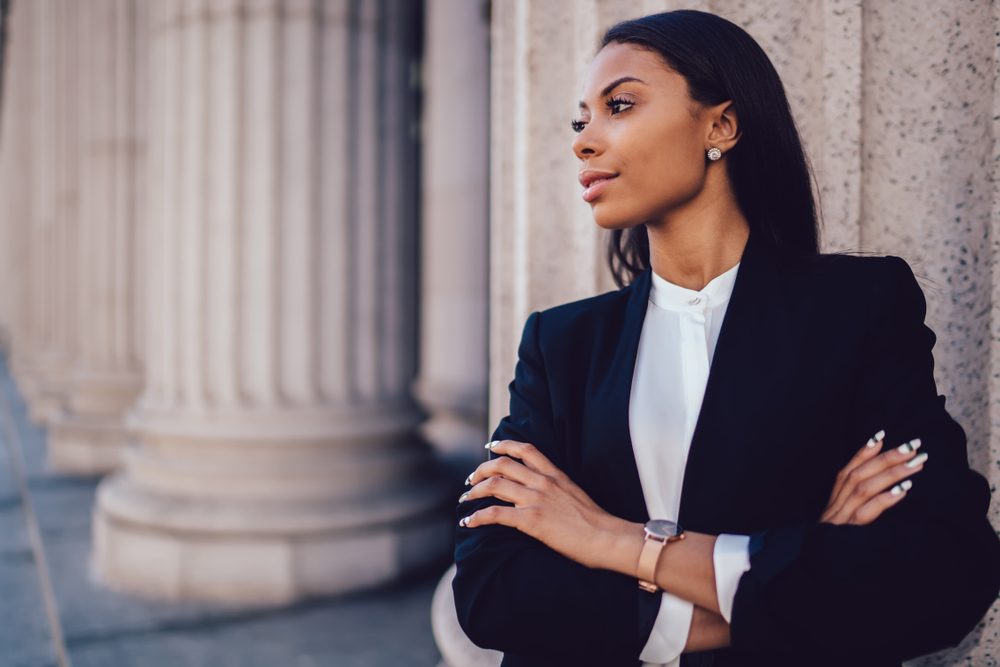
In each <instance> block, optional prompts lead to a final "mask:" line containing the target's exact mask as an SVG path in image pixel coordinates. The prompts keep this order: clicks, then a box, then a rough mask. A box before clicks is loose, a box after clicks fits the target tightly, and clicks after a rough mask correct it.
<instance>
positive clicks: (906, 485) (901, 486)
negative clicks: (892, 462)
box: [889, 479, 913, 496]
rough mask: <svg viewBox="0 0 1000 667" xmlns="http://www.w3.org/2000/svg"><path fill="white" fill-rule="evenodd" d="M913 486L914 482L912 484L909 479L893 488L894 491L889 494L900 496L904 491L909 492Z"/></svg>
mask: <svg viewBox="0 0 1000 667" xmlns="http://www.w3.org/2000/svg"><path fill="white" fill-rule="evenodd" d="M912 486H913V482H911V481H910V480H908V479H904V480H903V481H902V482H900V483H899V484H897V485H896V486H894V487H892V490H891V491H889V493H891V494H892V495H894V496H898V495H899V494H901V493H902V492H903V491H909V490H910V487H912Z"/></svg>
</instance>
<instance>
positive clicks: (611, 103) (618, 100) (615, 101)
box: [604, 97, 635, 116]
mask: <svg viewBox="0 0 1000 667" xmlns="http://www.w3.org/2000/svg"><path fill="white" fill-rule="evenodd" d="M621 104H626V105H628V106H629V107H631V106H632V105H634V104H635V102H633V101H632V100H630V99H628V98H626V97H612V98H611V99H609V100H608V101H607V102H605V103H604V105H605V106H606V107H608V108H609V109H611V115H612V116H614V115H616V114H619V113H621V111H616V109H617V108H618V106H619V105H621Z"/></svg>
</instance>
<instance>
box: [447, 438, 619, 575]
mask: <svg viewBox="0 0 1000 667" xmlns="http://www.w3.org/2000/svg"><path fill="white" fill-rule="evenodd" d="M491 444H492V445H493V446H492V447H490V450H491V451H493V452H495V453H499V454H504V455H505V456H499V457H497V458H495V459H491V460H489V461H486V462H484V463H482V464H480V465H479V467H477V468H476V469H475V470H473V471H472V474H470V475H469V477H468V479H467V480H466V484H472V485H474V486H473V487H472V489H470V490H469V491H467V492H466V493H463V494H462V496H461V497H460V498H459V499H458V501H459V503H462V502H466V501H468V500H472V499H474V498H484V497H487V496H494V497H496V498H499V499H500V500H505V501H507V502H511V503H514V507H507V506H505V505H491V506H489V507H484V508H483V509H480V510H477V511H476V512H473V513H472V514H470V515H469V516H467V517H464V518H463V519H462V521H461V522H460V525H462V526H465V527H467V528H475V527H476V526H482V525H485V524H501V525H504V526H510V527H512V528H516V529H518V530H520V531H521V532H522V533H526V534H527V535H531V536H532V537H534V538H535V539H537V540H539V541H541V542H543V543H544V544H546V545H547V546H549V547H550V548H552V549H553V550H555V551H557V552H559V553H561V554H562V555H563V556H566V557H567V558H570V559H571V560H574V561H576V562H578V563H581V564H583V565H586V566H587V567H601V566H603V565H604V563H603V562H602V561H599V560H598V559H599V557H600V556H601V555H602V554H603V552H604V551H605V550H604V549H601V548H600V547H599V545H600V544H602V543H605V542H606V541H607V540H608V539H611V535H612V534H613V533H614V532H615V530H616V529H618V527H619V524H621V523H622V520H621V519H618V518H617V517H614V516H612V515H611V514H608V513H607V512H605V511H604V510H603V509H601V508H600V507H599V506H598V505H597V504H596V503H595V502H594V501H593V500H591V499H590V497H589V496H588V495H587V494H586V493H584V491H583V489H581V488H580V487H579V486H577V485H576V484H575V483H574V482H573V480H571V479H570V478H569V476H568V475H567V474H566V473H564V472H563V471H561V470H560V469H559V468H557V467H556V466H555V465H554V464H553V463H552V462H551V461H549V459H548V458H546V456H545V455H544V454H542V453H541V452H540V451H538V449H537V448H536V447H535V446H534V445H532V444H530V443H527V442H518V441H516V440H498V441H494V442H493V443H491Z"/></svg>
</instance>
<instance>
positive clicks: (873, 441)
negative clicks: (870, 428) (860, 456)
mask: <svg viewBox="0 0 1000 667" xmlns="http://www.w3.org/2000/svg"><path fill="white" fill-rule="evenodd" d="M884 437H885V431H884V430H879V432H878V433H876V434H875V435H873V436H872V437H870V438H868V442H867V446H868V447H869V448H871V447H874V446H875V444H876V443H877V442H878V441H879V440H881V439H882V438H884Z"/></svg>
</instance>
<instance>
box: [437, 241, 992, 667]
mask: <svg viewBox="0 0 1000 667" xmlns="http://www.w3.org/2000/svg"><path fill="white" fill-rule="evenodd" d="M741 261H742V263H741V265H740V269H739V272H738V273H737V277H736V282H735V284H734V285H733V292H732V295H731V297H730V299H731V300H730V303H729V306H728V309H727V312H726V317H725V320H724V321H723V324H722V328H721V330H720V333H719V338H718V341H717V344H716V349H715V355H714V358H713V361H712V366H711V370H710V373H709V378H708V384H707V386H706V389H705V395H704V399H703V402H702V407H701V413H700V414H699V417H698V422H697V425H696V428H695V431H694V435H693V440H692V442H691V448H690V452H689V454H688V460H687V467H686V469H685V476H684V485H683V489H682V495H681V502H680V515H679V517H678V518H679V521H680V523H681V525H682V526H684V527H685V528H686V529H688V530H692V531H697V532H702V533H710V534H719V533H737V534H744V535H751V536H752V541H751V559H750V563H751V568H750V570H749V571H747V572H746V573H744V574H743V575H742V577H741V579H740V581H739V587H738V589H737V591H736V597H735V600H734V603H733V612H732V618H731V627H730V630H731V638H732V644H731V646H729V647H727V648H724V649H717V650H713V651H703V652H699V653H691V654H684V655H683V657H682V663H681V664H682V665H684V666H685V667H689V666H692V665H714V666H715V667H749V666H751V665H753V666H757V665H760V666H764V665H767V666H768V667H780V666H785V665H787V666H789V667H791V666H794V667H802V666H804V665H809V666H810V667H817V666H822V665H831V666H832V665H836V666H837V667H843V665H852V666H861V665H865V666H873V667H875V666H877V667H885V666H890V665H891V666H893V667H896V666H898V665H899V663H900V662H901V661H903V660H907V659H910V658H913V657H916V656H920V655H924V654H927V653H931V652H934V651H937V650H940V649H944V648H947V647H951V646H956V645H957V644H958V643H959V642H960V641H961V640H962V639H963V638H964V637H965V635H966V634H968V633H969V632H970V631H971V630H972V629H973V628H974V627H975V626H976V623H977V621H978V620H979V619H980V618H981V617H982V616H983V615H984V614H985V612H986V610H987V609H988V608H989V606H990V604H991V603H992V602H993V601H994V600H995V599H996V597H997V593H998V591H1000V539H998V538H997V534H996V532H995V531H994V530H993V528H992V527H991V525H990V523H989V521H988V519H987V518H986V512H987V508H988V506H989V502H990V489H989V485H988V484H987V482H986V480H985V479H984V478H983V476H982V475H980V474H978V473H977V472H975V471H973V470H971V469H970V468H969V465H968V460H967V455H966V435H965V432H964V430H963V429H962V427H961V426H960V425H959V424H958V423H957V422H956V421H955V420H954V419H953V418H952V417H951V415H950V414H949V413H948V412H947V411H946V409H945V397H944V396H939V395H938V393H937V388H936V385H935V382H934V377H933V366H934V360H933V356H932V353H931V350H932V348H933V346H934V342H935V338H936V337H935V334H934V333H933V332H932V330H931V329H930V328H928V327H927V326H926V325H925V324H924V315H925V311H926V303H925V300H924V295H923V292H922V291H921V289H920V287H919V285H918V284H917V282H916V280H915V278H914V276H913V272H912V271H911V270H910V267H909V266H908V265H907V263H906V262H905V261H904V260H902V259H900V258H899V257H893V256H889V257H874V256H868V257H863V256H852V255H836V254H829V255H814V256H809V257H804V256H801V255H798V254H794V253H792V252H790V251H788V250H785V249H780V248H778V247H776V246H775V245H773V244H772V243H771V242H770V241H769V240H767V239H766V237H764V236H763V235H761V234H760V233H751V236H750V239H749V240H748V242H747V245H746V247H745V249H744V251H743V256H742V260H741ZM649 290H650V269H648V268H647V269H646V270H645V271H644V272H643V273H642V274H640V275H639V276H638V277H637V279H636V280H635V281H634V282H633V283H631V284H630V285H629V286H627V287H625V288H624V289H621V290H618V291H614V292H608V293H605V294H601V295H598V296H594V297H591V298H587V299H582V300H580V301H575V302H572V303H567V304H564V305H560V306H557V307H554V308H550V309H548V310H544V311H541V312H534V313H532V314H531V315H530V316H529V317H528V319H527V322H526V324H525V326H524V333H523V336H522V339H521V343H520V347H519V350H518V357H519V359H518V362H517V367H516V369H515V373H514V380H513V381H512V382H511V383H510V387H509V389H510V414H509V415H508V416H506V417H504V418H503V419H502V420H501V421H500V424H499V425H498V426H497V428H496V430H495V431H494V432H493V435H492V436H491V439H494V440H500V439H513V440H520V441H524V442H531V443H533V444H534V445H536V446H537V447H538V448H539V449H541V450H542V452H543V453H545V454H546V456H548V457H549V458H550V459H551V460H552V461H553V462H554V463H555V464H556V465H557V466H558V467H559V468H560V469H562V470H563V471H564V472H566V473H567V474H568V475H569V476H570V477H571V478H572V479H573V480H574V481H575V482H576V483H577V484H579V485H580V486H581V487H582V488H583V490H584V491H586V492H587V494H588V495H589V496H590V497H591V498H593V500H594V501H595V502H596V503H597V504H598V505H600V506H601V507H603V508H604V509H605V510H607V511H608V512H610V513H611V514H614V515H616V516H619V517H622V518H625V519H628V520H629V521H635V522H645V521H646V520H647V519H649V518H650V517H649V516H648V515H647V513H646V504H645V500H644V498H643V493H642V487H641V484H640V482H639V476H638V473H637V471H636V463H635V458H634V456H633V451H632V442H631V439H630V437H629V427H628V402H629V393H630V389H631V383H632V373H633V368H634V364H635V358H636V351H637V348H638V344H639V334H640V332H641V330H642V323H643V318H644V316H645V312H646V305H647V299H648V296H649ZM879 429H885V431H886V440H885V445H884V446H883V449H882V451H888V450H889V448H890V447H895V446H898V445H899V444H901V443H903V442H905V441H907V440H909V439H911V438H915V437H920V438H921V440H922V442H923V446H922V449H921V451H925V452H928V453H929V458H928V461H927V463H926V464H925V466H924V469H923V470H922V471H920V472H919V473H916V474H915V475H914V476H913V477H912V478H911V479H912V480H913V487H912V489H911V490H910V491H909V492H908V494H907V496H906V497H905V498H903V499H902V500H901V501H900V502H899V503H897V504H896V505H894V506H893V507H891V508H890V509H888V510H887V511H886V512H885V513H883V514H882V516H880V517H879V518H878V519H877V520H876V521H874V522H873V523H871V524H868V525H864V526H855V525H838V526H834V525H830V524H825V523H822V524H821V523H819V522H818V519H819V516H820V514H821V513H822V511H823V510H824V508H825V506H826V502H827V500H828V499H829V496H830V492H831V490H832V488H833V484H834V478H835V476H836V474H837V472H838V471H839V470H840V469H841V468H843V467H844V466H845V465H846V464H847V462H848V461H849V460H850V459H851V457H852V456H853V455H854V454H855V453H856V452H857V451H858V450H860V449H861V447H862V446H863V445H864V443H865V442H866V441H867V440H868V438H869V437H871V435H872V434H874V433H875V432H876V431H878V430H879ZM496 503H503V504H507V505H510V503H506V502H504V501H500V500H498V499H496V498H494V497H488V498H480V499H476V500H473V501H469V502H465V503H462V504H460V505H459V506H458V507H457V508H456V512H455V520H456V524H457V521H458V519H459V518H461V517H463V516H467V515H468V514H471V513H472V512H473V511H475V510H477V509H479V508H481V507H485V506H487V505H490V504H496ZM654 518H655V517H654ZM455 530H456V533H455V538H456V544H455V563H456V566H457V571H456V574H455V578H454V580H453V582H452V588H453V591H454V595H455V606H456V610H457V612H458V619H459V622H460V624H461V626H462V628H463V629H464V631H465V632H466V634H467V635H468V636H469V637H470V638H471V639H472V641H473V642H474V643H475V644H477V645H479V646H481V647H484V648H493V649H498V650H500V651H503V652H504V654H505V655H504V660H503V665H504V666H505V667H514V666H527V665H546V666H551V665H602V666H607V665H636V664H638V663H639V654H640V652H641V650H642V648H643V646H644V645H645V643H646V640H647V638H648V637H649V634H650V631H651V629H652V626H653V622H654V621H655V618H656V614H657V611H658V609H659V603H660V596H661V595H662V593H659V592H657V593H655V594H650V593H647V592H644V591H641V590H640V589H639V588H638V584H637V581H636V579H635V578H634V577H630V576H626V575H623V574H618V573H615V572H611V571H610V570H598V569H591V568H587V567H585V566H583V565H580V564H578V563H576V562H574V561H572V560H570V559H568V558H566V557H564V556H562V555H560V554H558V553H557V552H555V551H554V550H552V549H550V548H548V547H547V546H545V545H544V544H543V543H541V542H540V541H538V540H536V539H534V538H532V537H530V536H528V535H526V534H524V533H521V532H520V531H517V530H515V529H513V528H509V527H507V526H500V525H487V526H480V527H475V528H464V527H459V526H457V525H456V529H455Z"/></svg>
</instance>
